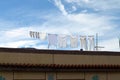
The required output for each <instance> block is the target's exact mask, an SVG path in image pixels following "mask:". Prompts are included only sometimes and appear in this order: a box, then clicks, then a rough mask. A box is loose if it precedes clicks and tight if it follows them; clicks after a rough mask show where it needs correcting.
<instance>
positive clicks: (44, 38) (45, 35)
mask: <svg viewBox="0 0 120 80" xmlns="http://www.w3.org/2000/svg"><path fill="white" fill-rule="evenodd" d="M39 36H40V40H46V39H47V33H42V32H41V33H39Z"/></svg>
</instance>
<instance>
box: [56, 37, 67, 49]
mask: <svg viewBox="0 0 120 80" xmlns="http://www.w3.org/2000/svg"><path fill="white" fill-rule="evenodd" d="M58 45H59V47H60V48H66V47H67V37H66V35H59V37H58Z"/></svg>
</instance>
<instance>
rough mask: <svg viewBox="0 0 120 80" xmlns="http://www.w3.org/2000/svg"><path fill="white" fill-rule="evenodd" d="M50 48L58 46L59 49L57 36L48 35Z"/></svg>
mask: <svg viewBox="0 0 120 80" xmlns="http://www.w3.org/2000/svg"><path fill="white" fill-rule="evenodd" d="M48 41H49V43H48V48H49V47H50V46H56V47H57V34H48Z"/></svg>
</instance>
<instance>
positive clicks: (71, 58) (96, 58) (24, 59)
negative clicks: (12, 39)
mask: <svg viewBox="0 0 120 80" xmlns="http://www.w3.org/2000/svg"><path fill="white" fill-rule="evenodd" d="M119 61H120V56H113V55H74V54H45V53H43V54H42V53H41V54H34V53H33V54H29V53H10V52H9V53H8V52H0V63H26V64H53V63H54V64H96V65H97V64H112V65H114V64H115V65H120V62H119Z"/></svg>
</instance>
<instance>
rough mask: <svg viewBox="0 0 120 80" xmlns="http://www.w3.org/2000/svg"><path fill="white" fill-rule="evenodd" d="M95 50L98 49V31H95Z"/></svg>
mask: <svg viewBox="0 0 120 80" xmlns="http://www.w3.org/2000/svg"><path fill="white" fill-rule="evenodd" d="M96 51H98V33H96Z"/></svg>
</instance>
